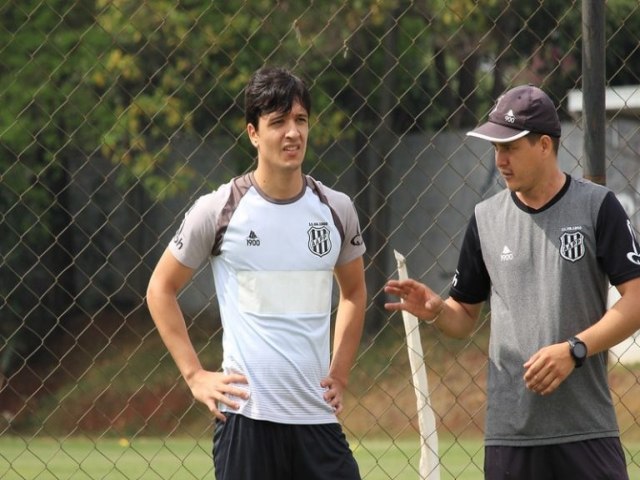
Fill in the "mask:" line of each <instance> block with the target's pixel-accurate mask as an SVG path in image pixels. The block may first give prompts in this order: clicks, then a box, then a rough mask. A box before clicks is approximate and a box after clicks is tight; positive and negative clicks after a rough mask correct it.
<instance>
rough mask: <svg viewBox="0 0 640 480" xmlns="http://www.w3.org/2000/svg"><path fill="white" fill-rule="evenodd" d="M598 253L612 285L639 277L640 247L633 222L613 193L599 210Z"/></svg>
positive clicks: (606, 198) (597, 225)
mask: <svg viewBox="0 0 640 480" xmlns="http://www.w3.org/2000/svg"><path fill="white" fill-rule="evenodd" d="M596 255H597V257H598V261H599V262H600V265H601V267H602V268H603V269H604V271H605V272H606V274H607V276H608V277H609V281H610V282H611V285H620V284H621V283H624V282H626V281H628V280H631V279H634V278H637V277H640V247H639V246H638V240H637V238H636V235H635V232H634V228H633V225H632V224H631V221H630V220H629V217H627V214H626V213H625V211H624V208H623V207H622V205H621V204H620V202H619V201H618V199H617V198H616V196H615V195H614V193H613V192H609V193H608V194H607V195H606V196H605V198H604V200H603V201H602V204H601V205H600V210H599V211H598V219H597V223H596Z"/></svg>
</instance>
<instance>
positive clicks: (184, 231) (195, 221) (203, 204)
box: [169, 194, 217, 269]
mask: <svg viewBox="0 0 640 480" xmlns="http://www.w3.org/2000/svg"><path fill="white" fill-rule="evenodd" d="M216 201H217V198H216V196H215V194H208V195H203V196H202V197H200V198H198V199H197V200H196V202H195V203H194V204H193V205H192V206H191V208H190V209H189V210H188V211H187V213H186V214H185V216H184V219H183V220H182V224H181V225H180V228H179V229H178V231H177V232H176V234H175V235H174V236H173V238H172V239H171V242H170V243H169V250H170V251H171V253H172V254H173V256H174V257H175V258H176V260H178V261H179V262H180V263H182V264H183V265H184V266H186V267H189V268H192V269H197V268H198V267H200V265H202V263H204V262H205V261H206V260H207V259H208V258H209V256H210V255H211V248H212V246H213V243H214V240H215V234H216V228H215V223H216V222H215V208H214V206H215V204H216Z"/></svg>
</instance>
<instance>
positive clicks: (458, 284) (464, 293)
mask: <svg viewBox="0 0 640 480" xmlns="http://www.w3.org/2000/svg"><path fill="white" fill-rule="evenodd" d="M490 291H491V280H490V278H489V272H488V271H487V267H486V265H485V263H484V258H483V257H482V246H481V245H480V236H479V235H478V224H477V222H476V217H475V214H474V216H473V217H472V218H471V220H470V221H469V225H468V226H467V231H466V232H465V234H464V239H463V241H462V248H461V250H460V257H459V258H458V267H457V268H456V273H455V275H454V276H453V280H452V281H451V287H450V289H449V296H450V297H451V298H453V299H454V300H456V301H458V302H463V303H480V302H484V301H485V300H487V299H488V298H489V293H490Z"/></svg>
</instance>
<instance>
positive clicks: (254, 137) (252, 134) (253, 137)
mask: <svg viewBox="0 0 640 480" xmlns="http://www.w3.org/2000/svg"><path fill="white" fill-rule="evenodd" d="M247 135H248V136H249V140H250V141H251V143H252V144H253V146H254V147H257V146H258V130H256V127H254V126H253V124H252V123H247Z"/></svg>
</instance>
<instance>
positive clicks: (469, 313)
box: [426, 298, 482, 338]
mask: <svg viewBox="0 0 640 480" xmlns="http://www.w3.org/2000/svg"><path fill="white" fill-rule="evenodd" d="M481 307H482V304H481V303H479V304H466V303H465V304H463V303H460V302H457V301H456V300H454V299H453V298H447V299H446V300H445V301H444V302H443V303H442V310H441V311H440V313H439V314H438V315H437V317H436V320H435V322H433V324H434V326H436V327H437V328H438V329H439V330H440V331H442V333H444V334H445V335H447V336H448V337H453V338H467V337H468V336H469V335H471V334H472V333H473V329H474V328H475V325H476V323H477V321H478V318H479V316H480V311H481ZM426 321H427V322H428V321H429V319H426Z"/></svg>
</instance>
